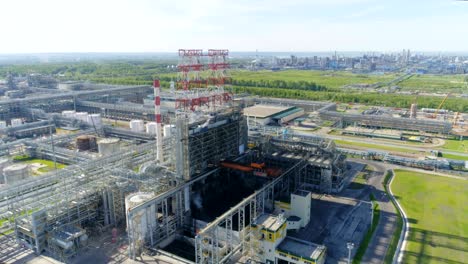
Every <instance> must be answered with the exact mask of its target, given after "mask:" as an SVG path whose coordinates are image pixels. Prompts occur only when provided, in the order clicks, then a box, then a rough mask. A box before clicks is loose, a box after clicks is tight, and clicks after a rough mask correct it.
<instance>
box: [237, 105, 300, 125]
mask: <svg viewBox="0 0 468 264" xmlns="http://www.w3.org/2000/svg"><path fill="white" fill-rule="evenodd" d="M244 115H245V116H246V117H247V118H248V119H249V123H253V124H254V125H268V124H276V125H282V124H284V123H287V122H289V121H291V120H293V119H295V118H298V117H300V116H302V115H304V109H302V108H299V107H295V106H292V107H287V106H274V105H254V106H251V107H247V108H244Z"/></svg>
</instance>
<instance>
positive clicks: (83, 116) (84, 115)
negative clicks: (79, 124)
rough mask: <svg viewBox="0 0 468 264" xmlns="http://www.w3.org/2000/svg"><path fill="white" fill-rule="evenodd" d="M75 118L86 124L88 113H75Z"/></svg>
mask: <svg viewBox="0 0 468 264" xmlns="http://www.w3.org/2000/svg"><path fill="white" fill-rule="evenodd" d="M75 118H76V119H78V120H81V121H83V122H88V112H76V114H75Z"/></svg>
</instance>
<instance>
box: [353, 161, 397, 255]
mask: <svg viewBox="0 0 468 264" xmlns="http://www.w3.org/2000/svg"><path fill="white" fill-rule="evenodd" d="M351 160H352V159H351ZM356 161H359V162H362V163H366V164H368V165H370V166H372V167H374V168H375V171H374V173H373V176H372V177H370V178H369V180H368V185H369V188H370V192H372V194H373V195H374V197H375V198H376V200H377V202H378V204H379V208H380V218H379V223H378V226H377V229H376V230H375V232H374V235H373V237H372V239H371V241H370V243H369V247H368V248H367V250H366V253H365V254H364V257H363V259H362V263H383V261H384V259H385V256H386V254H387V251H388V247H389V245H390V242H391V239H392V236H393V233H394V232H395V230H396V222H397V215H396V209H395V207H394V206H393V204H392V202H391V200H390V198H389V197H388V196H387V195H386V193H385V189H384V187H383V185H382V182H383V180H384V178H385V172H386V171H387V169H388V167H387V165H386V164H382V163H378V162H375V161H367V160H356Z"/></svg>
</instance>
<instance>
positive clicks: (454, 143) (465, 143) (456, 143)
mask: <svg viewBox="0 0 468 264" xmlns="http://www.w3.org/2000/svg"><path fill="white" fill-rule="evenodd" d="M442 149H446V150H451V151H458V152H464V153H468V140H455V139H448V140H445V144H444V145H443V146H442Z"/></svg>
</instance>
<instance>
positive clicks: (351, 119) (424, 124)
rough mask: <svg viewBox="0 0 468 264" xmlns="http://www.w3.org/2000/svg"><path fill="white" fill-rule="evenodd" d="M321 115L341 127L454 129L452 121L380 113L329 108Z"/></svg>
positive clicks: (425, 130) (427, 130)
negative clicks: (363, 112)
mask: <svg viewBox="0 0 468 264" xmlns="http://www.w3.org/2000/svg"><path fill="white" fill-rule="evenodd" d="M319 116H320V118H322V119H323V120H331V121H334V122H338V123H339V124H340V126H341V127H345V126H346V125H350V124H356V123H357V124H360V125H362V126H368V127H385V128H393V129H402V130H414V131H424V132H431V133H442V134H448V133H450V131H451V130H452V124H451V123H450V122H441V121H434V120H420V119H414V118H412V119H410V118H396V117H385V116H378V115H358V114H347V113H339V112H335V111H327V110H325V111H319Z"/></svg>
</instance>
